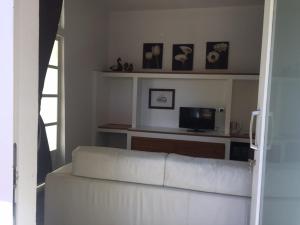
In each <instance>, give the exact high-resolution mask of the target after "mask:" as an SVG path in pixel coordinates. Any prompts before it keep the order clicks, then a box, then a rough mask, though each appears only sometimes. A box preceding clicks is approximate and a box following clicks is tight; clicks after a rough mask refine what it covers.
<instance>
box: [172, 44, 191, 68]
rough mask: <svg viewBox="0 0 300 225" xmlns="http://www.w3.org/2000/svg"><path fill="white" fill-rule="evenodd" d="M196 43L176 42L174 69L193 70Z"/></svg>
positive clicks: (174, 47) (174, 46)
mask: <svg viewBox="0 0 300 225" xmlns="http://www.w3.org/2000/svg"><path fill="white" fill-rule="evenodd" d="M193 60H194V45H193V44H174V45H173V60H172V70H174V71H176V70H187V71H189V70H193Z"/></svg>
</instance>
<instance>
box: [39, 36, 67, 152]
mask: <svg viewBox="0 0 300 225" xmlns="http://www.w3.org/2000/svg"><path fill="white" fill-rule="evenodd" d="M61 53H62V41H61V38H60V37H59V36H58V37H57V38H56V40H55V43H54V45H53V49H52V53H51V58H50V62H49V65H48V70H47V74H46V78H45V83H44V89H43V93H42V101H41V116H42V118H43V120H44V123H45V127H46V133H47V138H48V143H49V147H50V151H55V150H58V149H59V142H60V140H59V139H60V127H61V120H60V118H61V107H60V103H61V95H62V91H61V82H60V81H61V79H62V57H61V55H62V54H61Z"/></svg>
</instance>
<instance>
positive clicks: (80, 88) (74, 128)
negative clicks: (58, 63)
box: [65, 0, 107, 161]
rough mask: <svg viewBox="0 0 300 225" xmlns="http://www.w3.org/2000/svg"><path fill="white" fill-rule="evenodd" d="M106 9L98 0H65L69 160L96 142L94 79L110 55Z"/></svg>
mask: <svg viewBox="0 0 300 225" xmlns="http://www.w3.org/2000/svg"><path fill="white" fill-rule="evenodd" d="M106 26H107V18H106V10H105V7H104V6H103V5H102V4H101V1H98V0H89V1H83V0H66V1H65V118H66V121H65V126H66V132H65V139H66V140H65V142H66V161H70V159H71V152H72V150H73V149H74V148H75V147H76V146H78V145H90V144H91V143H92V100H91V99H92V91H91V90H92V76H91V71H92V70H94V69H100V70H101V69H102V65H103V62H105V60H106V59H105V55H106V48H105V46H106V37H107V34H106V33H107V31H106V29H105V27H106Z"/></svg>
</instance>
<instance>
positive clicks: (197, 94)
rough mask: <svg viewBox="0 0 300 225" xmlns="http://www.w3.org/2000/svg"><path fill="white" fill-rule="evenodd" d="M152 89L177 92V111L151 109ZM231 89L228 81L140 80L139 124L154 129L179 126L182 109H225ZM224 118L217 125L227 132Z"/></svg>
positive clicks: (219, 128)
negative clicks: (229, 89) (149, 106)
mask: <svg viewBox="0 0 300 225" xmlns="http://www.w3.org/2000/svg"><path fill="white" fill-rule="evenodd" d="M149 88H167V89H175V109H174V110H162V109H149V108H148V98H149ZM227 94H228V86H227V85H226V81H225V80H165V79H145V80H142V81H140V90H139V95H138V96H139V104H138V110H139V111H138V124H139V125H142V126H153V127H169V128H178V127H179V107H207V108H219V107H220V108H226V96H227ZM224 122H225V121H224V117H223V121H222V123H221V124H216V128H217V127H218V130H219V131H224Z"/></svg>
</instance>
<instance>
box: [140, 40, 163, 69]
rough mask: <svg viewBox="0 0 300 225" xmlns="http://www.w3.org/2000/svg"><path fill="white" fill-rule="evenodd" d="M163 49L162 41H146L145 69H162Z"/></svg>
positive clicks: (144, 51) (144, 50)
mask: <svg viewBox="0 0 300 225" xmlns="http://www.w3.org/2000/svg"><path fill="white" fill-rule="evenodd" d="M163 50H164V45H163V44H162V43H144V49H143V69H162V60H163Z"/></svg>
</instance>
